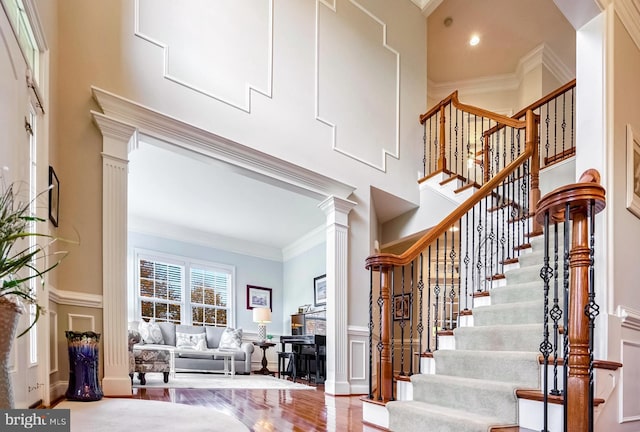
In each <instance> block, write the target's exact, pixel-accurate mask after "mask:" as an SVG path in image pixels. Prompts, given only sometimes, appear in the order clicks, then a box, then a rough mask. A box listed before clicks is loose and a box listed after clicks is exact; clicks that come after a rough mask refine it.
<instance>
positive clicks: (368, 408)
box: [362, 402, 389, 429]
mask: <svg viewBox="0 0 640 432" xmlns="http://www.w3.org/2000/svg"><path fill="white" fill-rule="evenodd" d="M362 420H364V421H365V422H367V423H371V424H373V425H376V426H379V427H381V428H384V429H388V428H389V411H387V407H385V406H383V405H378V404H374V403H370V402H363V403H362Z"/></svg>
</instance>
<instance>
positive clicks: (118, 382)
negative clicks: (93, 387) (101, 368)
mask: <svg viewBox="0 0 640 432" xmlns="http://www.w3.org/2000/svg"><path fill="white" fill-rule="evenodd" d="M102 392H103V393H104V395H105V396H111V397H117V396H120V397H122V396H125V397H131V379H130V378H129V375H125V376H124V377H121V378H120V377H104V378H103V379H102Z"/></svg>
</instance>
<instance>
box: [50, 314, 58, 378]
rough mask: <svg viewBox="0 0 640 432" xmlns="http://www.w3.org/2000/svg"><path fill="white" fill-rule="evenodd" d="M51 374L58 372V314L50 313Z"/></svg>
mask: <svg viewBox="0 0 640 432" xmlns="http://www.w3.org/2000/svg"><path fill="white" fill-rule="evenodd" d="M48 315H49V373H50V374H52V373H56V372H58V313H57V312H54V311H49V314H48Z"/></svg>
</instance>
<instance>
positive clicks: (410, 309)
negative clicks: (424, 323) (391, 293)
mask: <svg viewBox="0 0 640 432" xmlns="http://www.w3.org/2000/svg"><path fill="white" fill-rule="evenodd" d="M414 262H415V261H411V281H410V283H411V289H410V290H409V376H411V375H413V297H414V295H413V293H414V292H415V291H414V290H415V285H414V278H413V275H414V270H415V269H414ZM403 304H404V303H403Z"/></svg>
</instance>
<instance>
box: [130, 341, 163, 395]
mask: <svg viewBox="0 0 640 432" xmlns="http://www.w3.org/2000/svg"><path fill="white" fill-rule="evenodd" d="M136 335H137V337H136ZM134 340H135V341H136V342H133V343H132V341H134ZM140 340H141V338H140V333H139V332H138V331H136V330H129V347H130V348H129V349H130V350H131V354H130V355H129V362H131V357H132V356H133V368H132V366H131V363H130V365H129V376H130V377H131V380H132V381H131V382H133V374H134V373H135V372H137V373H138V379H139V380H140V384H141V385H145V384H146V383H147V380H146V378H145V374H146V373H148V372H162V374H163V375H164V377H163V378H164V382H165V383H167V382H169V372H170V370H171V352H170V351H169V350H168V349H166V348H165V347H162V346H157V345H153V344H147V345H144V344H143V345H140V344H138V342H140ZM137 344H138V345H137Z"/></svg>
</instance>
